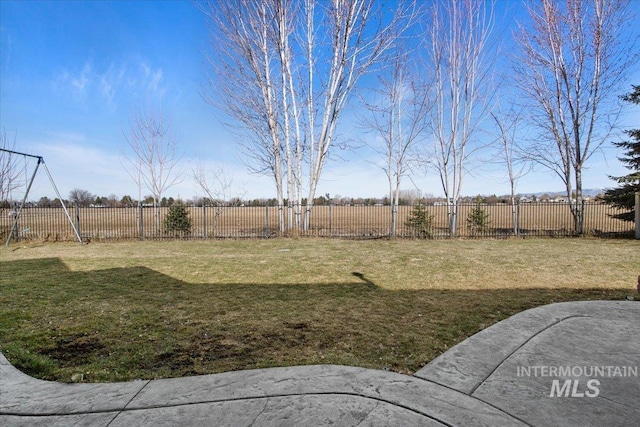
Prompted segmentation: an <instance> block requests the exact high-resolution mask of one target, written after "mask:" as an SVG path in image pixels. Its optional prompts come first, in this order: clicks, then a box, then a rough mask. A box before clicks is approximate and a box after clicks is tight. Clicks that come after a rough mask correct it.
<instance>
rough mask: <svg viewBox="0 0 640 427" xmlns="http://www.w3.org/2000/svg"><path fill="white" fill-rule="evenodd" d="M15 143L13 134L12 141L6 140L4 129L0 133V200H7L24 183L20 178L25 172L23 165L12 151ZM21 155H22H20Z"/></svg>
mask: <svg viewBox="0 0 640 427" xmlns="http://www.w3.org/2000/svg"><path fill="white" fill-rule="evenodd" d="M15 145H16V137H15V135H14V137H13V142H9V141H8V140H7V132H6V130H4V129H3V130H2V133H1V134H0V148H1V149H2V150H0V202H8V201H9V199H10V197H11V195H12V194H13V192H14V191H17V190H19V189H20V188H21V187H24V186H25V185H26V182H25V181H26V180H24V179H20V176H21V175H22V174H23V173H25V166H22V165H20V162H19V161H18V159H19V157H18V156H19V155H18V154H17V153H12V151H14V149H15ZM20 157H23V156H20Z"/></svg>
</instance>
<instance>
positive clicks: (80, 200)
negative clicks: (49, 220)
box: [69, 188, 96, 207]
mask: <svg viewBox="0 0 640 427" xmlns="http://www.w3.org/2000/svg"><path fill="white" fill-rule="evenodd" d="M95 199H96V196H94V195H93V194H91V193H90V192H89V191H87V190H83V189H81V188H74V189H73V190H71V191H70V192H69V201H70V202H71V203H73V204H74V205H77V206H82V207H87V206H89V205H90V204H92V203H93V202H94V201H95Z"/></svg>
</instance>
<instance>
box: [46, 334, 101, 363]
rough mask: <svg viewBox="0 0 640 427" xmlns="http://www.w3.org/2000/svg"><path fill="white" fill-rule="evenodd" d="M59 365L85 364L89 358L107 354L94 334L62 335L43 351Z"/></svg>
mask: <svg viewBox="0 0 640 427" xmlns="http://www.w3.org/2000/svg"><path fill="white" fill-rule="evenodd" d="M43 353H44V354H46V355H47V356H49V357H50V358H52V359H54V360H56V361H57V362H58V363H59V364H60V366H61V367H66V366H78V365H82V364H85V363H87V362H88V361H89V359H92V358H95V357H101V356H104V355H108V351H107V349H106V347H105V345H104V344H103V343H102V342H101V341H100V339H99V338H98V337H96V336H91V335H79V336H63V337H59V338H57V339H56V344H55V346H54V347H53V348H50V349H48V350H44V351H43Z"/></svg>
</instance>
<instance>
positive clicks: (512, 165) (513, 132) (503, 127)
mask: <svg viewBox="0 0 640 427" xmlns="http://www.w3.org/2000/svg"><path fill="white" fill-rule="evenodd" d="M491 117H492V118H493V121H494V123H495V125H496V130H497V137H498V138H497V141H498V146H499V148H500V154H501V156H499V157H501V158H502V160H503V162H504V164H505V166H506V168H507V177H508V179H509V194H510V201H511V222H512V225H513V233H514V234H515V235H516V236H518V235H519V234H520V225H519V224H518V211H517V203H516V186H517V184H518V181H519V180H520V178H522V177H523V176H524V175H525V174H526V173H527V172H529V170H530V165H529V163H528V162H527V159H526V157H527V156H526V154H525V153H523V152H522V151H521V150H520V146H519V144H518V143H517V141H516V138H517V135H518V125H519V124H520V119H521V117H520V114H519V113H518V112H515V111H509V112H507V113H504V112H503V111H502V107H501V106H500V103H498V104H497V108H496V111H495V112H491Z"/></svg>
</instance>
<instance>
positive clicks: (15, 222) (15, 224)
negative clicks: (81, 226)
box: [0, 148, 82, 247]
mask: <svg viewBox="0 0 640 427" xmlns="http://www.w3.org/2000/svg"><path fill="white" fill-rule="evenodd" d="M0 151H4V152H6V153H9V154H15V155H20V156H25V158H26V157H31V158H34V159H37V160H38V162H37V163H36V167H35V169H34V170H33V174H32V175H31V179H30V180H29V184H28V185H27V191H25V193H24V197H23V198H22V202H20V207H19V208H18V210H17V212H16V214H15V218H14V220H13V225H12V226H11V230H10V231H9V236H8V237H7V241H6V243H5V246H7V247H8V246H9V242H11V237H13V235H14V233H15V232H16V231H17V230H18V219H20V214H21V213H22V208H24V205H25V203H26V201H27V197H29V191H31V185H33V181H34V180H35V178H36V174H37V173H38V169H39V168H40V165H42V166H44V170H45V171H46V172H47V176H48V177H49V182H51V186H52V187H53V189H54V191H55V192H56V196H58V200H60V203H61V204H62V209H63V210H64V213H65V215H66V216H67V219H68V220H69V224H71V227H72V228H73V231H74V233H75V235H76V238H77V239H78V242H80V244H82V237H80V233H78V229H77V227H76V226H75V224H74V223H73V220H72V219H71V215H69V211H68V210H67V207H66V206H65V204H64V200H62V196H60V192H59V191H58V187H57V186H56V183H55V181H54V180H53V177H52V176H51V172H49V168H48V167H47V165H46V163H45V162H44V158H43V157H42V156H35V155H33V154H27V153H21V152H19V151H13V150H7V149H5V148H0Z"/></svg>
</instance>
